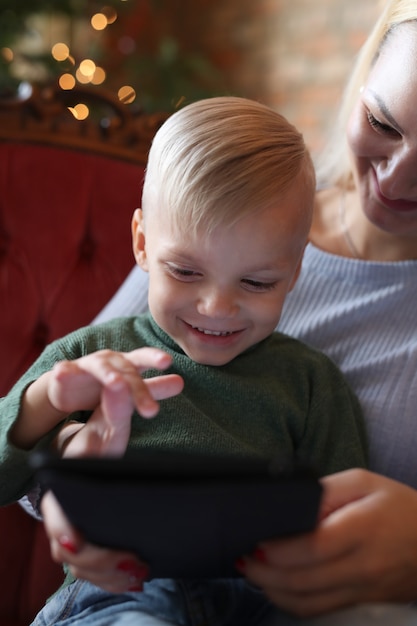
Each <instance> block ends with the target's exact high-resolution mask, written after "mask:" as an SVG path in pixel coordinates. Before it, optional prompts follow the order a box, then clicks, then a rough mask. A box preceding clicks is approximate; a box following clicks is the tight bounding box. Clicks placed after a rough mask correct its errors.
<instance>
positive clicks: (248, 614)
mask: <svg viewBox="0 0 417 626" xmlns="http://www.w3.org/2000/svg"><path fill="white" fill-rule="evenodd" d="M271 608H272V607H271V605H270V604H269V603H268V601H267V600H266V599H265V597H264V596H263V594H262V593H261V592H260V591H258V590H257V589H255V588H253V587H251V586H249V585H248V584H247V583H246V582H245V581H244V580H243V579H239V578H238V579H227V580H210V581H181V580H172V579H165V580H162V579H161V580H158V579H155V580H152V581H150V582H149V583H145V585H144V590H143V592H129V593H123V594H112V593H108V592H106V591H103V590H102V589H99V588H98V587H95V586H93V585H91V584H90V583H88V582H84V581H80V580H77V581H76V582H75V583H73V584H71V585H70V586H69V587H66V588H64V589H62V590H61V591H59V592H58V593H57V594H55V596H53V598H52V599H51V600H50V601H49V602H48V603H47V604H46V606H45V607H44V608H43V609H42V611H41V612H40V613H39V614H38V616H37V617H36V618H35V621H34V622H33V626H51V625H52V624H53V625H54V626H71V625H74V626H75V625H78V624H80V625H81V624H82V625H83V626H258V625H259V626H260V625H261V624H262V620H263V618H264V617H265V616H266V615H268V613H269V611H270V610H271Z"/></svg>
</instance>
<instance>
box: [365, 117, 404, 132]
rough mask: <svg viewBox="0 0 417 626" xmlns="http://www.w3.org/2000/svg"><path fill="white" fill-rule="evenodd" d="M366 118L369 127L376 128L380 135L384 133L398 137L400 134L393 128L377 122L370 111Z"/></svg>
mask: <svg viewBox="0 0 417 626" xmlns="http://www.w3.org/2000/svg"><path fill="white" fill-rule="evenodd" d="M366 117H367V118H368V122H369V125H370V126H372V128H375V130H377V131H379V132H380V133H384V134H386V135H398V132H397V131H396V130H395V128H392V126H389V125H388V124H383V123H382V122H380V121H379V120H377V119H376V117H375V116H374V115H373V114H372V113H371V112H370V111H367V113H366Z"/></svg>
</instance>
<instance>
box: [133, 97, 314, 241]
mask: <svg viewBox="0 0 417 626" xmlns="http://www.w3.org/2000/svg"><path fill="white" fill-rule="evenodd" d="M295 179H297V184H298V185H299V189H300V203H299V206H297V207H294V210H300V214H301V215H300V217H301V216H302V212H303V211H304V213H307V215H306V216H305V217H306V218H308V217H309V215H308V213H309V210H310V209H311V205H312V201H313V195H314V189H315V176H314V169H313V165H312V161H311V158H310V155H309V152H308V150H307V149H306V146H305V144H304V140H303V137H302V135H301V134H300V133H299V132H298V131H297V129H296V128H294V126H292V125H291V124H290V123H289V122H288V121H287V120H286V119H285V118H284V117H282V116H281V115H279V114H278V113H277V112H275V111H273V110H272V109H270V108H268V107H266V106H264V105H262V104H260V103H258V102H255V101H252V100H247V99H245V98H238V97H217V98H208V99H205V100H200V101H198V102H195V103H193V104H190V105H188V106H186V107H184V108H183V109H181V110H180V111H177V112H176V113H174V114H173V115H172V116H171V117H170V118H169V119H168V120H167V121H166V122H165V123H164V124H163V126H162V127H161V128H160V129H159V131H158V132H157V134H156V136H155V138H154V141H153V143H152V147H151V150H150V153H149V159H148V166H147V171H146V176H145V182H144V188H143V196H142V209H143V212H144V218H145V223H146V213H147V212H148V211H149V210H152V207H157V208H158V209H159V210H160V211H161V218H162V219H165V214H166V219H169V220H173V224H174V225H175V227H179V228H180V229H182V230H184V231H185V232H187V233H190V230H191V232H192V231H193V230H194V231H195V230H197V229H201V227H202V228H204V230H205V231H207V232H208V231H211V230H212V229H214V228H216V227H217V226H219V225H222V226H223V225H228V226H230V225H233V224H234V223H235V222H236V221H237V220H238V219H240V218H242V217H243V216H245V215H247V214H248V213H249V212H253V211H254V210H258V209H264V208H267V207H268V206H270V205H271V204H273V203H275V204H276V203H277V200H279V198H280V197H282V196H283V195H284V194H285V192H286V191H287V189H288V188H289V186H290V185H291V183H293V182H294V181H295ZM305 194H310V197H308V196H307V198H308V202H306V195H305ZM306 206H307V207H308V209H306ZM305 221H306V224H307V222H308V219H305ZM307 227H308V224H307Z"/></svg>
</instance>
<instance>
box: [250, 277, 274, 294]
mask: <svg viewBox="0 0 417 626" xmlns="http://www.w3.org/2000/svg"><path fill="white" fill-rule="evenodd" d="M242 283H244V285H245V286H247V287H249V288H250V289H251V290H253V291H270V290H271V289H274V287H275V286H276V284H277V283H276V282H272V283H265V282H262V281H260V280H251V279H250V278H245V279H244V280H242Z"/></svg>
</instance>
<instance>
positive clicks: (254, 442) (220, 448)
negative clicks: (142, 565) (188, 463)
mask: <svg viewBox="0 0 417 626" xmlns="http://www.w3.org/2000/svg"><path fill="white" fill-rule="evenodd" d="M314 189H315V178H314V172H313V166H312V163H311V159H310V156H309V154H308V152H307V150H306V148H305V145H304V142H303V139H302V137H301V135H300V134H299V133H298V132H297V130H296V129H295V128H294V127H292V126H291V125H290V124H289V123H288V122H287V121H286V120H285V119H284V118H283V117H281V116H280V115H279V114H277V113H276V112H274V111H272V110H270V109H269V108H267V107H265V106H263V105H261V104H258V103H256V102H252V101H249V100H245V99H240V98H231V97H227V98H213V99H208V100H203V101H200V102H196V103H194V104H192V105H189V106H187V107H185V108H184V109H182V110H180V111H178V112H177V113H175V114H174V115H173V116H172V117H171V118H169V119H168V121H167V122H166V123H165V124H164V125H163V126H162V128H161V129H160V130H159V131H158V133H157V135H156V136H155V139H154V142H153V145H152V148H151V151H150V154H149V161H148V167H147V172H146V179H145V183H144V189H143V197H142V208H141V209H137V210H136V211H135V214H134V217H133V221H132V234H133V249H134V254H135V258H136V261H137V263H138V265H139V266H140V267H142V268H143V269H144V270H145V271H147V272H149V309H150V313H149V314H145V315H144V316H141V317H133V318H120V319H117V320H113V321H111V322H108V323H106V324H103V325H98V326H94V327H88V328H84V329H81V330H78V331H76V332H74V333H72V334H71V335H69V336H67V337H64V338H63V339H61V340H59V341H56V342H54V343H53V344H51V345H50V346H49V347H48V348H47V349H46V350H45V351H44V353H43V354H42V355H41V356H40V358H39V359H38V360H37V362H36V363H35V364H34V365H33V366H32V367H31V368H30V370H29V371H28V372H27V373H26V374H25V375H24V376H23V377H22V379H21V380H20V381H19V382H18V383H17V384H16V385H15V387H14V388H13V389H12V390H11V392H10V393H9V394H8V396H6V397H5V398H4V399H3V400H2V401H1V405H0V415H1V428H0V459H1V468H2V469H3V470H4V471H3V473H2V475H3V476H6V475H7V480H5V479H3V481H1V482H0V502H1V503H3V504H5V503H7V502H9V501H12V500H15V499H17V498H19V497H20V496H22V495H23V494H24V493H25V492H27V491H28V489H30V487H31V483H32V481H33V477H32V476H31V473H30V470H28V469H27V467H26V465H25V462H24V461H25V459H26V455H27V453H28V451H29V450H31V449H33V448H34V447H38V448H45V447H49V446H50V445H51V442H52V441H53V439H54V437H55V436H56V433H57V429H58V428H60V427H62V425H63V424H64V423H67V426H65V427H64V428H63V430H62V432H61V434H60V436H59V437H58V442H59V446H60V448H61V450H63V449H64V448H65V454H66V455H80V454H97V455H103V454H123V453H124V452H125V450H126V448H127V449H128V450H129V451H130V452H132V453H136V454H138V455H139V454H140V452H141V450H143V449H145V448H146V449H156V450H176V451H177V452H182V451H184V452H185V451H187V452H188V451H192V452H196V453H206V454H207V453H209V454H211V453H216V454H221V455H223V456H231V457H233V456H238V457H263V458H266V459H269V458H275V457H278V458H282V459H285V460H291V459H294V458H296V457H301V458H303V459H308V461H309V462H310V463H311V464H312V465H313V466H315V467H316V468H317V470H318V472H319V473H320V474H321V475H323V474H329V473H332V472H335V471H338V470H342V469H344V468H348V467H352V466H364V465H365V452H364V450H365V435H364V427H363V424H362V419H361V412H360V409H359V406H358V403H357V401H356V399H355V398H354V396H353V395H352V393H351V392H350V390H349V388H348V387H347V385H346V383H345V382H344V380H343V378H342V376H341V374H340V373H339V371H338V370H337V369H336V368H335V367H334V365H333V364H332V363H331V362H330V361H329V359H327V358H326V357H325V356H324V355H322V354H320V353H318V352H316V351H313V350H311V349H309V348H308V347H307V346H305V345H303V344H301V343H300V342H298V341H296V340H294V339H291V338H289V337H287V336H284V335H281V334H278V333H274V332H273V331H274V329H275V327H276V325H277V323H278V320H279V317H280V314H281V309H282V306H283V303H284V300H285V297H286V294H287V293H288V292H289V291H290V290H291V288H292V287H293V285H294V283H295V281H296V279H297V275H298V272H299V270H300V265H301V259H302V255H303V250H304V246H305V244H306V240H307V236H308V232H309V228H310V223H311V216H312V205H313V197H314ZM149 347H151V348H156V349H157V350H152V349H150V348H149ZM161 351H162V352H161ZM147 368H148V369H147ZM167 368H169V374H167V375H163V376H157V374H158V370H161V369H167ZM145 369H147V372H146V373H144V370H145ZM141 375H143V377H142V376H141ZM155 399H163V401H162V402H161V404H160V407H158V405H157V403H156V401H155ZM156 413H158V415H157V417H155V419H152V420H151V419H143V418H149V417H153V416H155V415H156ZM6 470H9V471H8V472H6ZM144 506H146V503H144ZM48 510H50V508H49V509H48ZM57 515H58V514H57ZM46 522H48V520H47V519H46ZM49 523H50V527H53V525H54V524H53V522H49ZM51 536H52V533H51ZM61 547H62V548H65V547H66V548H68V549H67V550H66V553H65V550H64V553H65V554H66V557H67V558H66V560H67V561H68V562H69V563H73V568H72V572H73V574H75V576H76V577H77V576H78V578H81V577H84V578H87V579H88V580H90V581H91V582H94V583H97V584H98V586H99V587H102V588H101V589H100V588H98V587H97V586H93V585H92V584H90V583H89V582H85V581H84V582H83V581H81V580H79V579H78V580H76V581H75V582H73V583H72V584H71V585H70V586H69V587H67V588H66V589H65V590H63V591H61V592H60V593H58V595H57V596H55V597H54V599H53V600H52V601H51V602H50V603H48V605H47V606H46V608H45V609H44V611H42V612H41V614H40V616H39V617H38V619H39V624H41V623H42V624H43V623H45V622H44V619H46V620H47V622H48V623H59V624H66V623H67V620H66V619H63V618H62V619H61V618H60V615H61V613H62V611H63V610H65V615H66V617H67V619H68V620H69V622H71V620H72V619H74V616H78V620H77V623H81V624H83V623H86V624H88V625H89V626H91V625H94V624H103V623H105V621H103V620H105V619H107V620H108V622H106V623H112V624H119V623H120V624H123V625H125V624H130V623H132V624H133V623H134V624H140V625H143V624H151V623H152V624H165V623H168V622H169V623H181V624H182V623H184V619H186V620H187V619H191V617H190V616H191V613H193V615H194V616H196V615H197V617H195V619H196V621H195V622H194V621H192V622H190V623H210V624H211V623H213V624H214V623H216V624H220V623H228V624H239V625H241V626H243V625H244V624H255V623H256V624H258V619H259V616H260V615H261V614H263V612H265V611H266V610H267V609H268V603H267V601H266V599H265V598H264V597H263V594H262V592H261V591H259V590H257V589H254V588H252V587H251V586H250V585H246V583H245V582H244V580H243V579H236V580H225V581H205V582H204V581H203V582H201V581H200V582H198V581H188V582H184V581H173V580H168V581H159V580H152V581H150V582H147V583H145V586H144V588H143V591H141V592H139V591H138V589H139V588H140V589H142V580H140V578H141V577H140V575H139V573H138V571H139V569H135V568H134V567H133V566H132V565H130V566H128V565H126V563H125V562H124V563H122V564H119V565H120V566H119V567H118V578H117V582H114V581H113V580H111V576H110V574H108V573H107V571H104V568H101V570H100V571H98V570H99V569H100V568H97V571H96V572H93V569H94V568H93V567H92V566H91V567H90V568H89V567H88V564H86V563H85V561H84V562H83V565H80V562H78V563H77V565H76V566H75V565H74V563H76V559H75V556H74V555H71V552H74V551H75V550H73V546H71V545H69V544H68V543H67V545H65V541H63V540H61ZM71 556H72V557H73V559H74V561H71ZM87 556H88V555H87ZM85 558H86V559H87V557H85ZM87 560H88V559H87ZM141 571H142V572H144V571H145V570H144V569H142V570H141ZM81 574H82V576H81ZM107 576H108V578H107ZM143 577H144V574H143V575H142V578H143ZM70 578H71V576H70ZM129 587H130V590H131V592H130V593H121V592H125V591H126V589H128V588H129ZM104 589H107V590H110V591H111V592H113V593H110V592H109V591H105V590H104ZM115 592H120V593H115ZM191 602H192V604H193V607H192V610H191V604H190V603H191ZM208 613H212V614H213V615H214V616H217V617H216V619H217V618H218V619H219V620H220V621H216V619H215V618H214V617H213V620H214V621H210V620H211V619H212V618H210V619H209V618H208V617H207V614H208ZM203 614H204V616H205V617H204V618H203ZM150 615H154V617H153V618H152V617H150ZM204 619H206V621H204ZM223 619H224V620H225V621H224V622H223V621H222V620H223ZM207 620H208V621H207ZM69 622H68V623H69ZM186 623H189V622H188V621H186Z"/></svg>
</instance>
